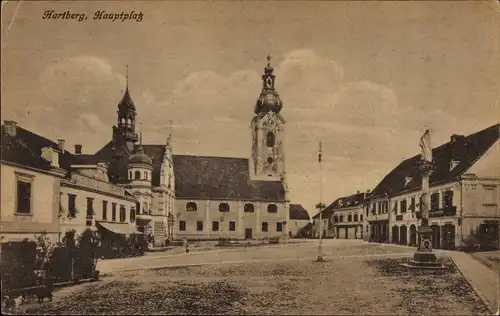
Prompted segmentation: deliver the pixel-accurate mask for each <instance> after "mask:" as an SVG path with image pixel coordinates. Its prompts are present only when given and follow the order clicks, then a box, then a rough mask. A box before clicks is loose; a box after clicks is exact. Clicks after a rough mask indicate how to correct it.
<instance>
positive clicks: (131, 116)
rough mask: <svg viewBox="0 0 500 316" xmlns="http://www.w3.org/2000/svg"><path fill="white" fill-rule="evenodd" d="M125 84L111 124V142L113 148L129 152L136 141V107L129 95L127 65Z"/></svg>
mask: <svg viewBox="0 0 500 316" xmlns="http://www.w3.org/2000/svg"><path fill="white" fill-rule="evenodd" d="M125 79H126V86H125V93H124V95H123V97H122V100H121V101H120V103H118V111H117V114H118V115H117V119H118V122H117V125H115V126H113V143H114V147H115V149H117V150H118V151H119V152H122V151H125V153H126V154H130V153H131V152H132V151H133V149H134V144H135V143H136V142H137V138H138V137H137V133H136V132H135V120H136V118H135V117H136V115H137V112H136V107H135V104H134V101H132V98H131V97H130V92H129V82H128V80H129V75H128V65H127V66H126V78H125Z"/></svg>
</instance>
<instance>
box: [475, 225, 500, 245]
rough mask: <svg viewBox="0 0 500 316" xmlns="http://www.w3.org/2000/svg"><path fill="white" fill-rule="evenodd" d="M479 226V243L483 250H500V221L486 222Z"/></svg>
mask: <svg viewBox="0 0 500 316" xmlns="http://www.w3.org/2000/svg"><path fill="white" fill-rule="evenodd" d="M485 222H486V223H483V224H480V225H479V242H480V244H481V249H484V250H494V249H498V221H485Z"/></svg>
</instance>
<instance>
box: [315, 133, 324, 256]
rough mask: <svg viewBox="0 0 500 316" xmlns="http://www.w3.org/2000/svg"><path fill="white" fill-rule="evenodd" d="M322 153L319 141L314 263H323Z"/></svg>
mask: <svg viewBox="0 0 500 316" xmlns="http://www.w3.org/2000/svg"><path fill="white" fill-rule="evenodd" d="M322 151H323V148H322V147H321V141H320V142H319V150H318V164H319V203H318V204H316V208H317V209H318V211H319V245H318V258H317V259H316V262H323V261H324V260H323V249H322V248H323V238H322V237H323V209H324V208H325V205H324V204H323V203H322V200H323V163H322V159H321V158H322V157H321V156H322Z"/></svg>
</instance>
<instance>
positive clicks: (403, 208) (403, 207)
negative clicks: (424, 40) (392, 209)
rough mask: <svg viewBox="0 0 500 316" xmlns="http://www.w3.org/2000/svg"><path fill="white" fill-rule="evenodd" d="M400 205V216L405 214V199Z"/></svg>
mask: <svg viewBox="0 0 500 316" xmlns="http://www.w3.org/2000/svg"><path fill="white" fill-rule="evenodd" d="M400 205H401V207H400V209H401V214H403V213H406V199H404V200H401V202H400Z"/></svg>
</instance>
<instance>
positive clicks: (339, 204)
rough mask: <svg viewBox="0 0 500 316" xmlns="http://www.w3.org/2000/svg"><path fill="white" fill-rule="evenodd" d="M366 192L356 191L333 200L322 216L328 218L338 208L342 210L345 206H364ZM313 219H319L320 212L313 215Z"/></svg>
mask: <svg viewBox="0 0 500 316" xmlns="http://www.w3.org/2000/svg"><path fill="white" fill-rule="evenodd" d="M365 197H366V193H365V192H361V193H356V194H351V195H348V196H343V197H340V198H338V199H336V200H335V201H333V202H332V203H331V204H330V205H328V206H327V207H325V209H324V210H323V214H322V215H321V217H322V218H328V217H330V215H332V214H333V213H334V212H335V211H336V210H340V209H343V208H351V207H356V206H362V205H363V203H364V202H365ZM313 219H319V213H318V214H316V215H314V216H313Z"/></svg>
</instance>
